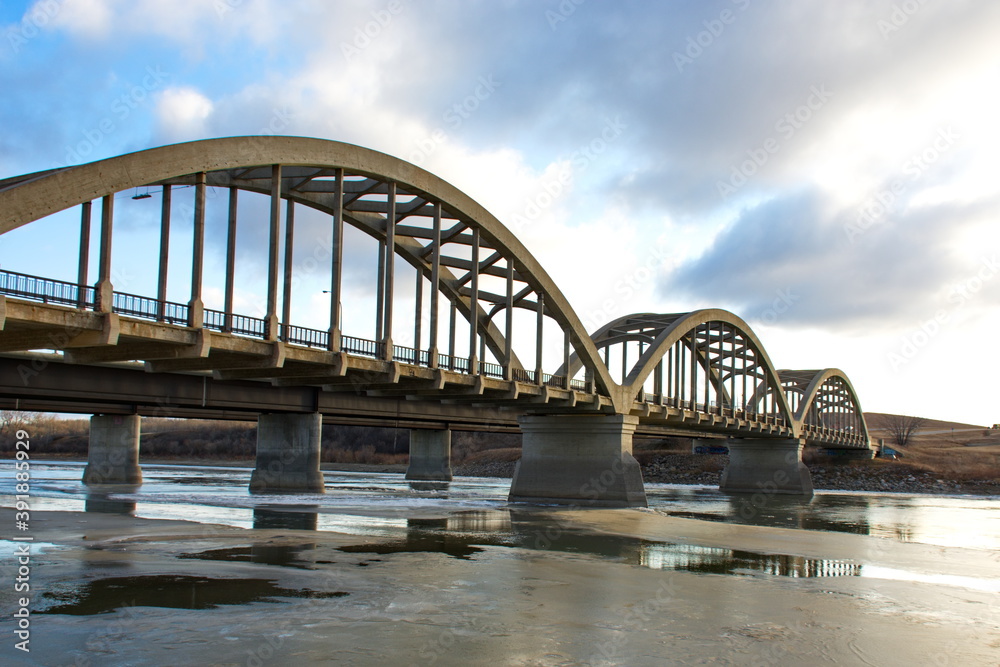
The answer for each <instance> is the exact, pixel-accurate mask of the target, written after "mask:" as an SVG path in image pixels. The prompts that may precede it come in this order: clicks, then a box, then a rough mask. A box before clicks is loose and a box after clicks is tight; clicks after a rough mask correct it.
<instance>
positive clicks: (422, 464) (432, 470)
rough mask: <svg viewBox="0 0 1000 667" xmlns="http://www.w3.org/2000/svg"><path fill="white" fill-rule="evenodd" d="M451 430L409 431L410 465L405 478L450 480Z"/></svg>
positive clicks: (436, 480)
mask: <svg viewBox="0 0 1000 667" xmlns="http://www.w3.org/2000/svg"><path fill="white" fill-rule="evenodd" d="M451 478H452V474H451V431H425V430H416V429H414V430H411V431H410V465H409V467H407V469H406V479H412V480H417V481H434V482H450V481H451Z"/></svg>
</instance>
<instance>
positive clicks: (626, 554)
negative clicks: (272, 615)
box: [0, 462, 1000, 591]
mask: <svg viewBox="0 0 1000 667" xmlns="http://www.w3.org/2000/svg"><path fill="white" fill-rule="evenodd" d="M82 473H83V464H81V463H67V462H57V463H34V464H33V465H32V497H33V501H32V505H33V509H35V510H67V511H75V512H79V511H88V512H101V513H121V514H130V515H133V516H136V517H140V518H147V519H185V520H189V521H196V522H200V523H212V524H223V525H230V526H237V527H241V528H257V529H269V528H286V529H297V530H315V531H329V532H335V533H340V534H347V535H356V536H359V537H381V538H389V541H387V542H383V543H380V544H378V545H375V546H372V545H359V546H357V547H344V548H343V549H344V550H345V551H352V550H353V551H356V552H364V553H371V554H373V555H388V554H398V553H431V552H434V553H445V554H448V555H450V556H452V557H455V558H470V557H472V556H474V555H475V554H477V553H480V552H482V551H483V548H484V547H488V546H500V547H510V548H518V549H528V550H542V551H546V550H547V551H556V552H562V553H580V554H590V555H598V556H601V557H603V558H608V559H615V560H617V561H622V562H628V563H633V564H637V565H641V566H644V567H648V568H652V569H670V570H685V571H691V572H703V573H714V574H730V575H740V574H743V575H746V574H753V573H756V574H766V575H770V576H782V577H833V576H869V577H878V578H888V579H905V580H913V581H919V580H921V579H920V577H919V576H918V575H917V574H915V573H914V574H908V573H906V572H902V571H898V570H889V569H887V568H881V569H880V568H879V567H878V566H877V564H862V563H855V562H849V561H839V560H825V559H807V558H801V557H797V556H789V555H785V554H780V553H778V554H775V553H766V554H765V553H752V552H748V551H739V550H731V549H723V548H715V547H705V546H698V545H691V544H676V543H665V542H649V541H645V540H641V539H636V538H627V537H620V536H614V535H605V534H596V533H593V532H581V531H580V530H578V529H571V528H569V527H566V526H557V528H558V529H557V530H556V531H555V535H554V536H553V531H552V529H551V524H552V517H551V516H550V515H549V514H548V513H547V512H545V511H544V510H542V509H540V508H525V507H520V506H517V505H508V504H507V500H506V497H507V492H508V488H509V484H510V482H509V480H506V479H491V478H458V479H457V480H455V481H454V482H451V483H450V484H442V483H415V482H407V481H406V480H404V479H403V477H402V475H400V474H395V473H356V472H330V471H328V472H325V473H324V477H325V479H326V489H327V492H326V494H324V495H312V494H308V495H252V494H250V493H249V492H248V490H247V486H248V483H249V480H250V474H251V470H250V469H249V468H236V467H221V466H206V465H195V466H188V465H145V466H143V484H142V485H141V486H140V487H138V488H132V489H126V490H122V489H121V488H120V487H118V488H114V489H103V490H102V489H99V488H94V487H87V486H85V485H84V484H82V482H81V481H80V479H81V477H82ZM13 483H14V482H13V472H12V471H11V470H5V471H3V472H2V473H0V496H3V498H4V501H3V503H4V504H5V505H7V506H11V505H12V498H11V494H12V493H13ZM646 489H647V495H648V500H649V510H648V511H650V512H655V513H658V514H663V515H667V516H676V517H683V518H694V519H700V520H708V521H716V522H725V523H736V524H744V525H756V526H772V527H783V528H795V529H800V530H812V531H827V532H842V533H852V534H859V535H870V536H874V537H879V538H886V539H890V540H894V541H898V542H909V543H922V544H928V545H938V546H951V547H965V548H971V549H977V550H986V551H994V550H1000V511H998V510H1000V502H998V501H997V500H996V499H991V498H982V497H971V496H938V495H904V494H858V493H846V492H826V493H819V494H817V495H816V496H815V497H813V498H812V499H809V500H805V499H801V498H797V497H781V496H779V497H763V496H760V497H754V496H728V495H725V494H722V493H720V492H719V491H718V489H714V488H709V487H697V486H682V485H668V484H647V487H646ZM547 530H548V533H546V531H547ZM546 534H548V535H549V537H548V538H545V537H543V538H539V536H540V535H543V536H544V535H546ZM5 544H7V545H8V549H7V550H10V546H9V545H12V543H11V542H5ZM53 546H54V545H53ZM223 552H224V553H218V552H217V553H212V552H205V553H204V554H200V555H199V554H187V555H185V556H184V557H189V558H205V559H213V558H215V559H233V560H240V559H244V560H248V561H249V562H271V563H274V564H282V565H288V566H294V567H302V568H308V567H312V566H313V565H312V564H314V563H315V559H316V556H315V554H313V555H312V557H311V560H310V559H306V560H302V559H298V560H297V559H296V557H295V556H294V554H295V553H296V552H295V550H294V549H292V550H291V551H288V553H287V554H286V555H285V556H281V555H280V554H276V553H274V552H273V550H272V552H271V553H270V555H269V556H265V555H264V552H263V551H261V550H260V549H258V550H257V553H253V550H252V549H250V550H245V551H232V552H225V550H223ZM956 581H957V580H953V583H955V582H956ZM957 583H959V584H961V585H965V586H971V587H974V588H981V589H984V590H998V591H1000V585H998V584H997V583H996V582H993V581H980V580H976V579H975V578H971V577H970V578H968V579H967V580H964V581H958V582H957Z"/></svg>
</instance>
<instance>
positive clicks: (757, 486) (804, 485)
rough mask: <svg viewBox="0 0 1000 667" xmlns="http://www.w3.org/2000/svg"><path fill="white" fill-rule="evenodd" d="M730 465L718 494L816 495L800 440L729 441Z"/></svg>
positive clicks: (732, 439) (731, 439)
mask: <svg viewBox="0 0 1000 667" xmlns="http://www.w3.org/2000/svg"><path fill="white" fill-rule="evenodd" d="M726 446H727V447H729V465H727V466H726V469H725V470H724V471H723V473H722V482H721V483H720V484H719V490H721V491H723V492H726V493H782V494H794V495H800V496H811V495H812V494H813V485H812V477H811V476H810V475H809V469H808V468H806V466H805V464H804V463H802V448H803V447H804V446H805V445H804V443H803V442H802V441H801V440H799V439H797V438H787V439H769V438H730V439H729V440H728V441H727V442H726Z"/></svg>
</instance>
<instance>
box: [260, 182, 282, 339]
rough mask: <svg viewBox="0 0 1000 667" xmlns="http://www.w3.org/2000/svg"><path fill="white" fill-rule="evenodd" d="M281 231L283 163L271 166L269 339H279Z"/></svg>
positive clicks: (268, 284)
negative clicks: (279, 240) (279, 254)
mask: <svg viewBox="0 0 1000 667" xmlns="http://www.w3.org/2000/svg"><path fill="white" fill-rule="evenodd" d="M280 231H281V165H280V164H276V165H273V166H272V167H271V220H270V227H269V230H268V232H269V233H268V248H267V314H266V315H265V317H264V319H265V321H266V326H267V336H266V338H267V340H277V339H278V234H279V233H280Z"/></svg>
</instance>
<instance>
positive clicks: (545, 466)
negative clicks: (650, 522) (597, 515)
mask: <svg viewBox="0 0 1000 667" xmlns="http://www.w3.org/2000/svg"><path fill="white" fill-rule="evenodd" d="M518 423H519V424H520V426H521V433H522V434H523V440H522V442H523V451H522V454H521V460H520V461H519V462H518V464H517V468H516V469H515V471H514V479H513V481H512V482H511V486H510V496H509V498H508V499H509V500H510V501H511V502H526V503H544V504H550V503H557V504H565V505H577V506H580V507H645V506H646V491H645V489H644V488H643V485H642V472H641V471H640V469H639V463H638V461H636V460H635V459H634V458H633V457H632V434H633V433H634V432H635V427H636V425H637V424H638V423H639V419H638V417H632V416H627V415H614V416H602V415H580V416H575V415H573V416H571V415H551V416H525V417H521V418H519V419H518Z"/></svg>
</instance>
